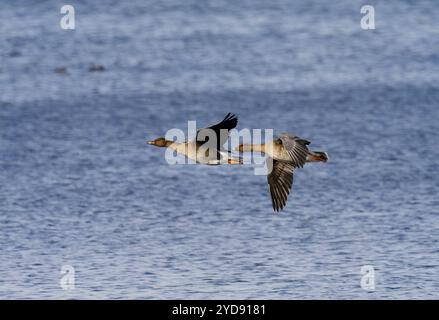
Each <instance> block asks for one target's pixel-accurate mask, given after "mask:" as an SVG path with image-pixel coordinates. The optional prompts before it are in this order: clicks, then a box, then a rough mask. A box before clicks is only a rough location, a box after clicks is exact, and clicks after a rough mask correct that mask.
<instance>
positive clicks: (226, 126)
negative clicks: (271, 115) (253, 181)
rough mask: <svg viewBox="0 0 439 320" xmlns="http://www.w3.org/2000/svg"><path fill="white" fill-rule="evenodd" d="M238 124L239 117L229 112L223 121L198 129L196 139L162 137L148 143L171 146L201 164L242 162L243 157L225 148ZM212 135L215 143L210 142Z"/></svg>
mask: <svg viewBox="0 0 439 320" xmlns="http://www.w3.org/2000/svg"><path fill="white" fill-rule="evenodd" d="M237 124H238V118H237V117H236V116H235V115H234V114H231V113H228V114H227V115H226V116H225V117H224V119H223V120H222V121H221V122H219V123H217V124H215V125H213V126H210V127H207V128H203V129H200V130H198V131H197V134H196V137H195V139H194V140H191V141H184V142H176V141H170V140H166V139H165V138H163V137H161V138H157V139H155V140H152V141H148V144H151V145H154V146H156V147H161V148H165V147H166V148H171V149H173V150H175V151H176V152H177V153H179V154H181V155H184V156H186V157H188V158H189V159H192V160H194V161H196V163H199V164H207V165H220V164H242V159H240V158H236V157H231V156H230V154H229V153H230V152H229V151H227V150H225V149H224V148H223V145H224V144H225V143H226V142H227V140H228V138H229V132H230V130H232V129H234V128H235V127H236V125H237ZM210 137H213V138H215V141H216V143H215V144H213V142H214V141H212V143H210V144H209V138H210Z"/></svg>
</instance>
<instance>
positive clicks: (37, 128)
mask: <svg viewBox="0 0 439 320" xmlns="http://www.w3.org/2000/svg"><path fill="white" fill-rule="evenodd" d="M93 3H94V2H92V1H77V4H76V5H75V8H76V30H74V31H71V30H62V29H61V28H60V27H59V19H60V16H61V15H60V14H59V8H60V6H61V5H62V4H64V3H61V2H59V1H42V2H40V3H39V4H34V3H33V2H32V1H19V2H17V3H16V2H14V3H13V4H12V3H2V4H0V26H1V28H0V36H1V41H0V58H1V64H0V170H1V171H0V172H1V173H0V230H1V232H0V248H1V249H0V250H1V260H0V297H1V298H9V299H10V298H30V299H36V298H74V299H77V298H79V299H84V298H124V299H125V298H145V299H152V298H156V299H163V298H176V299H178V298H190V299H197V298H210V299H212V298H218V299H221V298H267V299H277V298H281V299H293V298H298V299H309V298H329V299H333V298H343V299H345V298H355V299H357V298H367V299H376V298H393V299H399V298H436V299H437V298H439V281H438V279H437V275H438V273H439V241H438V237H439V221H438V213H439V212H438V204H439V201H438V200H437V194H438V191H439V179H438V178H437V172H438V169H439V168H438V167H439V165H438V159H439V151H438V148H437V141H438V138H439V134H438V130H437V128H438V123H439V112H438V101H439V91H438V87H439V86H438V83H439V81H438V80H439V53H438V52H439V37H438V35H439V23H438V20H437V17H438V16H439V6H437V4H436V3H435V2H434V1H424V2H422V3H417V2H415V1H375V3H376V4H375V10H376V24H377V29H375V30H368V31H365V30H362V29H361V28H360V19H361V16H362V15H361V14H360V7H361V5H363V2H362V1H348V0H346V1H338V2H337V5H335V4H331V3H329V2H327V1H304V2H300V3H299V2H296V1H275V2H274V3H273V2H266V1H262V0H261V1H240V2H239V4H237V3H236V2H232V1H230V2H229V1H203V2H201V1H186V3H185V4H181V2H180V1H166V2H150V3H148V2H145V1H129V2H125V3H124V4H122V3H118V2H117V1H108V2H107V5H106V6H105V5H103V2H99V5H98V4H93ZM94 64H100V65H103V66H104V68H105V70H104V71H101V72H90V71H89V68H90V66H92V65H94ZM55 68H65V71H66V72H65V73H62V72H61V73H57V72H54V70H55ZM58 70H60V69H58ZM227 112H234V113H236V114H237V115H238V116H239V118H240V121H239V127H240V128H274V129H275V130H276V132H283V131H289V132H292V133H296V134H298V135H300V136H302V137H304V138H307V139H309V140H311V141H312V142H313V143H312V146H313V148H314V149H316V150H325V151H327V152H328V153H329V155H330V159H331V161H330V162H328V163H327V164H324V165H322V164H314V165H307V166H306V167H305V168H304V169H302V170H299V171H298V172H297V173H296V175H295V185H294V192H293V194H292V196H290V199H289V202H288V205H287V207H286V210H285V211H283V212H282V213H280V214H274V213H273V211H272V209H271V203H270V198H269V195H268V190H267V186H266V179H265V177H263V176H256V175H254V174H253V168H252V167H251V166H244V167H235V166H231V167H227V166H218V167H207V166H194V165H188V166H184V165H179V166H169V165H168V164H167V163H166V161H165V159H164V151H163V150H160V149H157V148H153V147H151V146H147V145H146V144H145V140H146V139H151V138H155V137H157V136H161V135H163V134H164V133H165V132H166V130H168V129H170V128H174V127H175V128H181V129H183V130H186V125H187V122H186V121H187V120H197V121H198V125H199V126H203V125H207V124H211V123H214V122H216V121H218V120H220V119H221V118H222V117H223V116H224V115H225V114H226V113H227ZM63 265H71V266H73V267H74V269H75V284H76V287H75V289H74V290H71V291H65V290H63V289H62V288H61V287H60V278H61V274H60V270H61V266H63ZM364 265H372V266H373V267H374V268H375V273H376V274H375V275H376V288H375V291H371V292H368V291H365V290H363V289H362V288H361V286H360V281H361V277H362V274H361V272H360V268H361V267H362V266H364Z"/></svg>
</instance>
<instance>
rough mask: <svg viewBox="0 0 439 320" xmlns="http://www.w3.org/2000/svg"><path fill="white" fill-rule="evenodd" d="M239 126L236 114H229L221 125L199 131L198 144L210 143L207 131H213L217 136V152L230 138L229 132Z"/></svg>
mask: <svg viewBox="0 0 439 320" xmlns="http://www.w3.org/2000/svg"><path fill="white" fill-rule="evenodd" d="M237 124H238V118H237V117H236V116H235V115H234V114H231V113H228V114H227V115H226V116H225V118H224V119H223V120H222V121H221V122H220V123H217V124H215V125H213V126H210V127H207V128H203V129H200V130H198V131H197V138H196V141H197V143H198V144H204V143H206V142H207V141H209V138H208V136H209V133H207V132H206V130H212V131H213V132H214V134H215V135H216V141H217V143H216V144H217V150H220V149H221V147H222V146H223V145H224V144H225V143H226V142H227V139H228V138H229V131H230V130H232V129H234V128H235V127H236V125H237Z"/></svg>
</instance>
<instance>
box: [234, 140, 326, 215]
mask: <svg viewBox="0 0 439 320" xmlns="http://www.w3.org/2000/svg"><path fill="white" fill-rule="evenodd" d="M310 143H311V142H310V141H308V140H305V139H301V138H299V137H297V136H294V135H290V134H288V133H283V134H281V135H279V137H278V138H277V139H274V140H273V141H272V142H269V143H266V144H257V145H255V144H241V145H239V147H238V148H237V150H238V151H240V152H262V153H265V154H266V155H267V156H268V157H267V166H268V172H269V173H268V175H267V178H268V185H269V189H270V195H271V201H272V204H273V210H275V211H280V210H282V209H283V208H284V207H285V205H286V203H287V198H288V195H289V193H290V191H291V188H292V186H293V173H294V170H295V169H296V168H303V166H304V165H305V163H307V162H326V161H328V159H329V157H328V154H327V153H326V152H321V151H311V150H309V149H308V145H309V144H310Z"/></svg>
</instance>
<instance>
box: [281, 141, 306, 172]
mask: <svg viewBox="0 0 439 320" xmlns="http://www.w3.org/2000/svg"><path fill="white" fill-rule="evenodd" d="M279 140H280V141H281V142H282V145H283V146H284V148H285V151H286V152H287V153H288V155H289V156H290V157H291V161H292V162H293V166H294V167H295V168H297V167H301V168H302V167H303V165H304V164H305V162H306V157H307V156H308V154H309V150H308V147H307V145H309V144H310V143H311V142H309V141H308V140H305V139H301V138H299V137H296V136H291V135H289V134H287V133H283V134H281V135H280V136H279Z"/></svg>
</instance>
